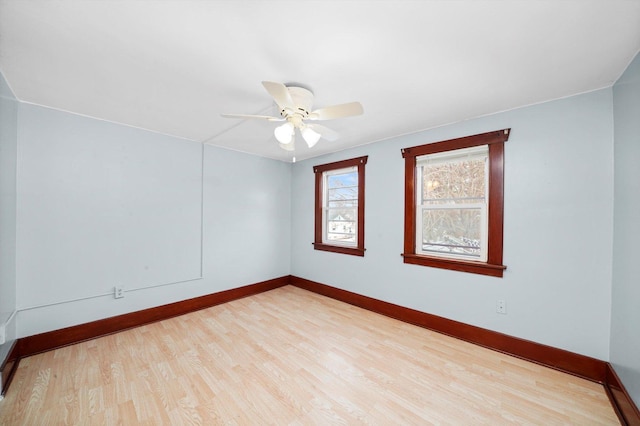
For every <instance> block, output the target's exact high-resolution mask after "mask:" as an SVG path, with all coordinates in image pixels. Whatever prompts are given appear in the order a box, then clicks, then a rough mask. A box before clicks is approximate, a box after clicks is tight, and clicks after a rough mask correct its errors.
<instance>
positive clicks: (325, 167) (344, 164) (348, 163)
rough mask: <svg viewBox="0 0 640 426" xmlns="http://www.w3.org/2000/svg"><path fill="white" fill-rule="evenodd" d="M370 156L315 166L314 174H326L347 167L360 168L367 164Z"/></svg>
mask: <svg viewBox="0 0 640 426" xmlns="http://www.w3.org/2000/svg"><path fill="white" fill-rule="evenodd" d="M368 157H369V156H368V155H365V156H363V157H356V158H350V159H348V160H340V161H334V162H333V163H326V164H320V165H318V166H313V172H314V173H320V174H322V172H326V171H327V170H335V169H344V168H346V167H353V166H358V165H360V164H367V159H368Z"/></svg>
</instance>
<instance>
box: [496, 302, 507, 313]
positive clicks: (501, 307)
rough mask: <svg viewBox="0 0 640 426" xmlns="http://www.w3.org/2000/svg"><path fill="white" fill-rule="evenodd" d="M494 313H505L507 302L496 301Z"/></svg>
mask: <svg viewBox="0 0 640 426" xmlns="http://www.w3.org/2000/svg"><path fill="white" fill-rule="evenodd" d="M496 312H497V313H499V314H506V313H507V302H506V301H504V300H498V301H497V302H496Z"/></svg>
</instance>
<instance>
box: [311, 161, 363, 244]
mask: <svg viewBox="0 0 640 426" xmlns="http://www.w3.org/2000/svg"><path fill="white" fill-rule="evenodd" d="M366 163H367V157H366V156H365V157H358V158H352V159H350V160H343V161H337V162H335V163H329V164H322V165H319V166H314V167H313V171H314V173H315V231H314V243H313V246H314V248H315V249H316V250H324V251H331V252H335V253H344V254H352V255H356V256H364V250H365V249H364V166H365V164H366Z"/></svg>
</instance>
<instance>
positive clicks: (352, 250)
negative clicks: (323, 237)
mask: <svg viewBox="0 0 640 426" xmlns="http://www.w3.org/2000/svg"><path fill="white" fill-rule="evenodd" d="M313 248H314V249H316V250H322V251H330V252H333V253H342V254H350V255H353V256H364V250H365V249H362V248H358V247H344V246H332V245H330V244H323V243H313Z"/></svg>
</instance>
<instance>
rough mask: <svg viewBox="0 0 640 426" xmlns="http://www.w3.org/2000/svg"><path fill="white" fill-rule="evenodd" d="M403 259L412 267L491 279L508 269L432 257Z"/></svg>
mask: <svg viewBox="0 0 640 426" xmlns="http://www.w3.org/2000/svg"><path fill="white" fill-rule="evenodd" d="M402 257H404V263H409V264H412V265H421V266H432V267H434V268H441V269H449V270H451V271H461V272H470V273H472V274H479V275H488V276H491V277H502V276H503V273H504V270H505V269H507V267H506V266H504V265H493V264H490V263H484V262H473V261H465V260H460V259H447V258H443V257H432V256H424V255H418V254H403V255H402Z"/></svg>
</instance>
